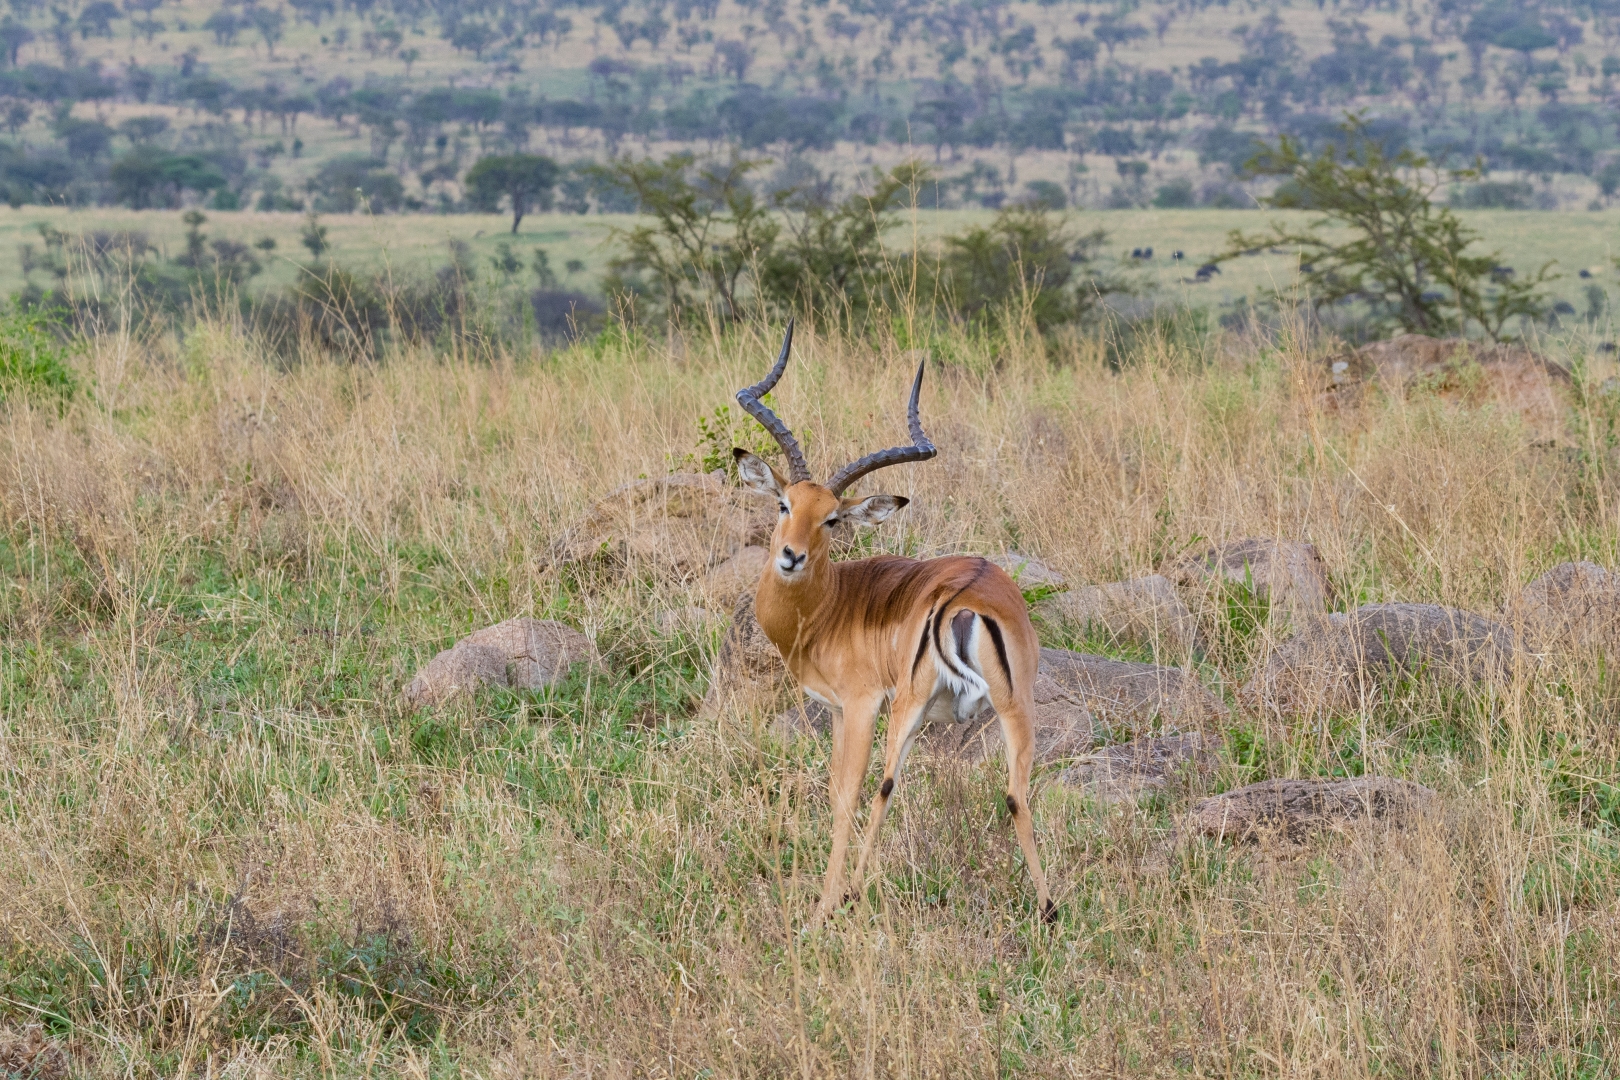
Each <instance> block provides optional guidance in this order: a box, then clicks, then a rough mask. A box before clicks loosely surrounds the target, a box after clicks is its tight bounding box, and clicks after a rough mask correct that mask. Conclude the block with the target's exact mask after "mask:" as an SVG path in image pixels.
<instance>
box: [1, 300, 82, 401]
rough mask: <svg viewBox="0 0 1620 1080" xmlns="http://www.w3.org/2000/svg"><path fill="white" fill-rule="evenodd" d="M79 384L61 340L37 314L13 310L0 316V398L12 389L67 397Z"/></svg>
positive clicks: (7, 394) (11, 392)
mask: <svg viewBox="0 0 1620 1080" xmlns="http://www.w3.org/2000/svg"><path fill="white" fill-rule="evenodd" d="M78 386H79V384H78V379H76V378H75V377H74V375H73V369H72V368H70V367H68V365H67V353H66V351H65V350H64V349H63V348H62V344H61V342H60V341H58V340H57V339H56V338H55V337H54V336H52V335H51V333H50V332H49V331H48V330H46V329H45V326H44V323H43V322H42V320H41V319H40V318H39V317H38V316H37V315H30V314H25V313H22V312H13V313H11V314H9V315H6V316H4V317H0V401H4V400H5V399H6V398H7V397H10V396H11V395H12V394H14V393H21V394H34V393H38V394H53V395H56V396H58V397H61V398H63V399H66V398H71V397H72V396H73V394H74V393H75V392H76V391H77V390H78Z"/></svg>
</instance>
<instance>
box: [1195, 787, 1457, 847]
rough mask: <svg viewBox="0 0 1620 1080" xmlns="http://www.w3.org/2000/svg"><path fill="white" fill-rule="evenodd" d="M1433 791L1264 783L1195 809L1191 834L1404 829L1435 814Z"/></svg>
mask: <svg viewBox="0 0 1620 1080" xmlns="http://www.w3.org/2000/svg"><path fill="white" fill-rule="evenodd" d="M1437 799H1438V796H1436V794H1435V793H1434V791H1433V790H1432V789H1430V788H1426V787H1424V786H1423V785H1421V784H1414V783H1411V782H1410V781H1407V780H1395V779H1391V778H1390V777H1386V776H1358V777H1356V778H1355V779H1353V780H1265V781H1262V782H1261V783H1258V784H1250V785H1249V786H1248V787H1242V788H1238V789H1237V790H1235V791H1228V792H1226V793H1225V794H1223V795H1216V796H1214V797H1213V798H1209V799H1203V800H1201V801H1199V802H1198V803H1196V804H1194V806H1193V808H1192V810H1191V811H1190V812H1189V813H1188V815H1187V822H1186V828H1187V830H1188V831H1189V832H1192V833H1196V834H1200V835H1203V836H1208V837H1213V838H1214V839H1217V840H1258V839H1261V838H1262V837H1267V836H1277V837H1281V838H1283V839H1287V840H1296V841H1297V840H1301V839H1304V838H1305V837H1306V836H1307V835H1309V834H1310V833H1311V832H1313V831H1316V830H1319V829H1324V828H1334V827H1342V826H1345V825H1350V824H1354V823H1357V822H1367V821H1380V822H1384V823H1387V824H1392V825H1404V824H1407V823H1409V822H1411V821H1412V820H1413V819H1414V818H1416V817H1417V816H1419V815H1420V814H1422V813H1424V812H1426V811H1428V810H1430V809H1432V808H1433V807H1434V806H1435V804H1436V801H1437Z"/></svg>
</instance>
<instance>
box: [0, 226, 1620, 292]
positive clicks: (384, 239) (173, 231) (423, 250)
mask: <svg viewBox="0 0 1620 1080" xmlns="http://www.w3.org/2000/svg"><path fill="white" fill-rule="evenodd" d="M207 216H208V221H207V222H206V223H205V224H204V225H203V226H202V229H203V232H204V233H205V234H206V235H208V236H209V237H223V238H228V239H232V240H237V241H239V242H242V243H247V244H252V243H254V242H255V241H257V240H259V239H261V238H263V237H270V238H272V239H274V240H275V241H276V247H275V250H274V251H273V252H272V253H271V254H270V256H269V257H268V258H266V259H265V260H264V262H265V271H264V273H263V274H262V275H260V276H259V277H257V278H255V279H253V281H252V282H251V283H250V284H249V286H248V288H249V289H250V290H258V289H263V288H265V287H268V286H276V285H286V284H289V283H291V282H292V281H294V280H296V278H297V276H298V267H300V266H303V265H307V264H309V263H310V261H311V260H310V257H309V252H308V250H307V249H305V248H304V247H303V245H302V244H301V242H300V237H301V235H302V233H303V230H304V228H305V225H306V219H305V217H304V216H303V215H301V214H293V213H260V212H256V211H207ZM1067 216H1068V219H1069V221H1070V222H1071V224H1072V226H1073V227H1074V230H1075V232H1076V233H1079V232H1082V231H1084V232H1089V231H1091V230H1094V229H1102V230H1103V231H1104V232H1105V233H1106V234H1107V236H1108V240H1107V242H1106V243H1105V244H1104V246H1103V248H1102V251H1101V265H1102V266H1103V267H1104V268H1106V269H1108V270H1109V271H1111V272H1120V273H1123V274H1124V276H1125V278H1126V280H1127V281H1129V283H1130V284H1131V287H1132V289H1133V290H1134V291H1135V292H1136V293H1138V295H1139V296H1141V297H1142V298H1143V299H1146V300H1150V301H1154V302H1157V303H1159V304H1165V305H1171V306H1187V307H1205V306H1207V307H1221V306H1228V307H1230V306H1231V305H1234V304H1235V303H1237V302H1239V301H1241V300H1245V299H1247V300H1257V299H1259V298H1260V297H1261V295H1262V294H1263V293H1264V292H1266V291H1267V290H1270V289H1282V290H1287V289H1288V288H1289V287H1290V286H1291V285H1292V283H1293V282H1294V280H1295V277H1296V275H1295V272H1294V270H1295V266H1296V264H1297V261H1296V259H1295V258H1294V257H1293V256H1291V255H1288V254H1286V253H1274V252H1262V253H1261V254H1259V255H1256V256H1252V257H1247V258H1241V259H1237V260H1234V261H1232V262H1229V263H1227V264H1226V265H1225V266H1224V268H1223V270H1222V273H1221V274H1220V276H1218V277H1216V278H1214V279H1213V280H1212V281H1211V282H1210V283H1208V284H1195V283H1193V281H1192V277H1193V271H1194V270H1196V269H1197V267H1198V265H1199V264H1200V263H1202V262H1204V261H1205V260H1207V259H1208V258H1210V257H1211V256H1213V255H1216V254H1218V253H1220V252H1221V251H1223V250H1225V248H1226V245H1227V236H1228V234H1229V233H1230V232H1231V231H1232V230H1233V229H1240V230H1243V231H1245V232H1250V233H1254V232H1263V231H1265V230H1266V228H1267V226H1268V225H1269V223H1271V222H1273V221H1277V222H1284V223H1287V224H1288V225H1289V226H1290V227H1293V228H1298V227H1301V226H1304V225H1306V224H1308V223H1309V222H1311V221H1313V220H1315V217H1314V216H1313V215H1310V214H1305V213H1302V212H1297V211H1289V212H1284V211H1277V212H1269V211H1260V210H1252V211H1251V210H1083V211H1072V212H1070V213H1069V214H1068V215H1067ZM1461 216H1462V217H1463V219H1464V221H1465V222H1466V223H1467V224H1468V225H1469V226H1471V227H1472V228H1474V229H1476V230H1477V231H1478V232H1479V233H1480V235H1481V238H1482V239H1481V241H1480V246H1479V250H1481V251H1488V250H1498V251H1500V252H1501V254H1502V257H1503V259H1504V261H1505V262H1506V264H1507V265H1510V266H1514V267H1516V268H1517V269H1518V270H1519V272H1521V273H1523V272H1526V271H1529V270H1533V269H1535V268H1537V267H1539V266H1541V265H1542V264H1544V263H1548V262H1552V263H1554V264H1555V266H1554V270H1555V271H1556V272H1558V273H1560V274H1561V275H1562V276H1561V277H1560V278H1559V279H1558V280H1557V281H1555V282H1553V283H1552V284H1551V285H1550V286H1549V289H1548V291H1549V293H1550V294H1551V295H1552V296H1553V297H1555V298H1557V299H1561V300H1565V301H1567V302H1569V303H1571V304H1572V305H1574V306H1575V307H1576V308H1577V309H1578V311H1579V312H1581V313H1583V314H1584V313H1585V312H1586V311H1587V309H1588V307H1589V306H1590V297H1589V296H1588V295H1587V289H1588V287H1589V286H1592V285H1596V286H1599V287H1600V288H1602V289H1603V290H1604V291H1605V295H1606V296H1607V297H1609V299H1610V300H1611V301H1612V300H1614V299H1620V273H1617V272H1616V269H1615V264H1614V261H1613V260H1614V258H1615V257H1616V256H1617V255H1620V209H1616V210H1605V211H1593V212H1581V213H1551V212H1544V211H1532V210H1523V211H1516V210H1481V211H1465V212H1462V214H1461ZM181 217H182V212H181V211H177V210H123V209H95V210H69V209H57V208H44V207H33V206H25V207H21V208H18V209H7V208H4V207H0V252H6V253H8V254H10V253H14V252H16V251H18V250H19V248H20V247H21V245H24V244H30V245H32V246H33V247H34V249H35V251H36V252H42V250H43V244H42V243H41V239H40V231H39V229H40V226H41V225H49V226H50V227H52V228H55V229H60V230H63V231H65V232H67V233H69V234H72V235H83V234H87V233H91V232H95V231H98V230H130V231H135V232H141V233H144V234H146V236H147V237H148V238H149V239H150V240H151V241H152V242H153V243H154V244H157V245H158V246H159V247H160V249H161V250H162V251H164V252H166V253H167V254H169V255H174V254H177V253H179V252H182V251H184V250H185V233H186V229H187V226H186V224H185V223H184V222H183V221H182V220H181ZM992 217H993V214H992V212H991V211H988V210H932V211H931V210H919V211H916V212H914V213H908V214H906V215H904V216H903V218H902V220H901V223H900V224H899V226H897V227H896V228H895V229H893V230H891V231H890V232H889V233H888V234H887V241H888V244H889V246H890V248H891V249H892V250H895V251H907V250H912V249H915V248H918V247H924V248H925V247H927V246H929V245H930V244H933V243H936V242H937V241H938V239H939V238H940V237H942V236H945V235H949V234H955V233H960V232H961V231H962V230H964V229H966V228H969V227H971V226H974V225H986V224H988V223H989V222H990V220H991V219H992ZM648 220H650V219H643V218H637V217H636V216H633V215H623V214H590V215H581V214H531V215H528V216H526V217H525V218H524V219H523V221H522V224H521V226H520V227H519V229H518V232H517V235H515V236H514V235H512V233H511V224H512V221H511V218H510V217H506V216H501V215H492V214H452V215H427V214H386V215H369V214H329V215H323V216H322V217H321V218H320V223H321V224H322V225H323V226H325V227H326V229H327V241H328V242H329V243H330V244H331V248H332V250H331V252H330V253H329V256H328V257H329V258H330V259H331V260H333V261H334V262H336V263H338V264H339V265H342V266H345V267H347V268H350V269H354V270H376V271H386V272H390V273H394V274H398V275H400V276H402V277H410V276H419V275H424V274H427V273H430V272H432V271H433V270H435V269H437V268H439V267H442V266H445V265H446V264H448V263H449V262H450V260H451V252H452V245H453V244H457V243H461V244H465V245H466V251H467V253H468V254H469V255H470V257H471V265H472V269H473V270H474V271H475V272H477V273H479V274H484V275H493V274H494V271H493V269H492V263H491V260H492V258H493V257H494V256H495V255H496V253H497V250H498V248H499V246H500V245H501V244H509V245H510V246H511V249H512V253H513V254H514V255H515V256H517V257H518V258H519V259H520V260H521V261H523V262H524V263H525V264H526V265H527V264H529V263H532V262H533V260H534V249H535V248H544V249H545V250H546V252H547V255H548V257H549V259H550V262H551V267H552V270H553V271H554V272H555V273H556V275H557V277H558V280H559V284H560V287H562V288H567V289H574V290H579V291H583V292H597V291H599V288H600V281H601V277H602V274H603V273H604V272H605V270H606V268H607V263H608V261H609V260H610V259H611V258H612V257H613V256H614V255H615V254H616V253H617V252H618V250H619V245H618V244H617V242H616V241H615V240H614V238H613V233H614V230H616V229H617V230H625V229H629V228H631V227H633V226H635V225H636V224H638V223H642V222H644V221H648ZM1328 234H1329V235H1332V230H1329V233H1328ZM1137 248H1151V249H1152V250H1153V258H1152V259H1151V260H1147V261H1144V260H1138V259H1133V258H1131V257H1130V253H1131V251H1132V250H1134V249H1137ZM1176 251H1181V252H1182V253H1183V254H1184V256H1185V258H1184V259H1182V260H1180V261H1176V260H1174V259H1173V258H1172V254H1173V253H1174V252H1176ZM570 260H578V261H579V262H580V263H583V264H584V268H583V269H581V270H578V271H577V272H575V273H572V274H570V273H568V272H567V269H566V267H567V264H568V262H569V261H570ZM1582 269H1586V270H1589V271H1590V272H1591V273H1592V277H1590V278H1581V277H1580V276H1579V272H1580V271H1581V270H1582ZM32 279H33V280H34V281H35V282H36V283H37V284H40V285H49V284H50V280H49V276H48V274H46V273H45V272H44V271H40V270H36V271H34V274H33V278H32ZM24 280H25V279H24V275H23V265H22V260H21V259H20V258H6V259H0V294H6V293H11V292H14V291H16V290H17V289H19V288H21V287H22V286H23V284H24ZM515 280H517V281H519V282H528V283H530V284H533V283H534V278H533V277H532V275H531V273H530V272H529V271H528V270H527V269H525V270H523V271H521V272H519V273H518V274H517V275H516V279H515Z"/></svg>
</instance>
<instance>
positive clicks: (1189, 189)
mask: <svg viewBox="0 0 1620 1080" xmlns="http://www.w3.org/2000/svg"><path fill="white" fill-rule="evenodd" d="M1153 205H1154V206H1157V207H1158V208H1159V209H1161V210H1179V209H1185V208H1186V207H1189V206H1197V205H1198V194H1197V192H1195V191H1194V190H1193V182H1192V181H1191V180H1190V179H1188V178H1187V177H1185V176H1178V177H1176V178H1175V179H1174V180H1172V181H1170V182H1169V183H1167V184H1160V185H1159V190H1158V191H1157V192H1155V193H1154V196H1153Z"/></svg>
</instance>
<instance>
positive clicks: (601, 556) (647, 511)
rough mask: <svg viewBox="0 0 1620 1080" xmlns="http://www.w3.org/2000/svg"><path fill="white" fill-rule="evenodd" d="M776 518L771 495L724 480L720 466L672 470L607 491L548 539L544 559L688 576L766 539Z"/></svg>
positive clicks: (687, 578) (612, 569)
mask: <svg viewBox="0 0 1620 1080" xmlns="http://www.w3.org/2000/svg"><path fill="white" fill-rule="evenodd" d="M775 525H776V514H775V511H774V508H773V507H772V506H771V505H770V500H768V499H765V498H763V497H762V496H760V495H756V494H754V493H753V492H751V491H748V490H746V489H743V488H738V487H735V486H733V485H731V484H728V483H726V481H725V477H724V474H723V473H720V472H718V471H717V472H715V473H710V474H707V475H698V474H695V473H677V474H674V475H672V476H659V477H653V478H652V479H648V480H637V481H634V482H633V483H629V484H625V485H623V486H622V487H619V488H617V489H615V490H614V491H612V492H610V493H609V494H608V495H607V496H606V497H605V498H603V499H602V500H601V501H600V502H598V503H597V504H596V505H595V506H593V507H592V508H591V509H590V512H589V513H587V514H586V515H585V516H584V517H582V518H581V519H580V520H579V521H577V522H575V523H574V524H573V525H571V526H570V527H569V528H568V529H566V530H564V532H563V533H562V535H560V536H558V537H557V539H556V540H555V541H553V543H552V545H551V549H550V552H549V554H548V557H547V559H548V562H549V563H550V565H552V566H558V567H573V568H576V569H589V570H592V571H599V572H608V573H617V572H622V571H624V570H626V569H628V568H635V569H637V570H649V571H651V572H653V573H655V574H657V575H659V576H661V577H665V578H670V579H675V580H685V581H695V580H697V579H699V578H701V577H702V576H703V575H704V574H705V572H707V571H708V570H709V569H710V568H712V567H717V566H719V565H720V564H722V563H724V562H725V561H726V560H728V559H730V558H732V557H733V556H734V555H736V554H737V553H738V552H739V551H741V550H742V549H743V548H745V547H749V546H757V545H762V544H765V543H768V542H769V540H770V535H771V530H772V529H773V528H775Z"/></svg>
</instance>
